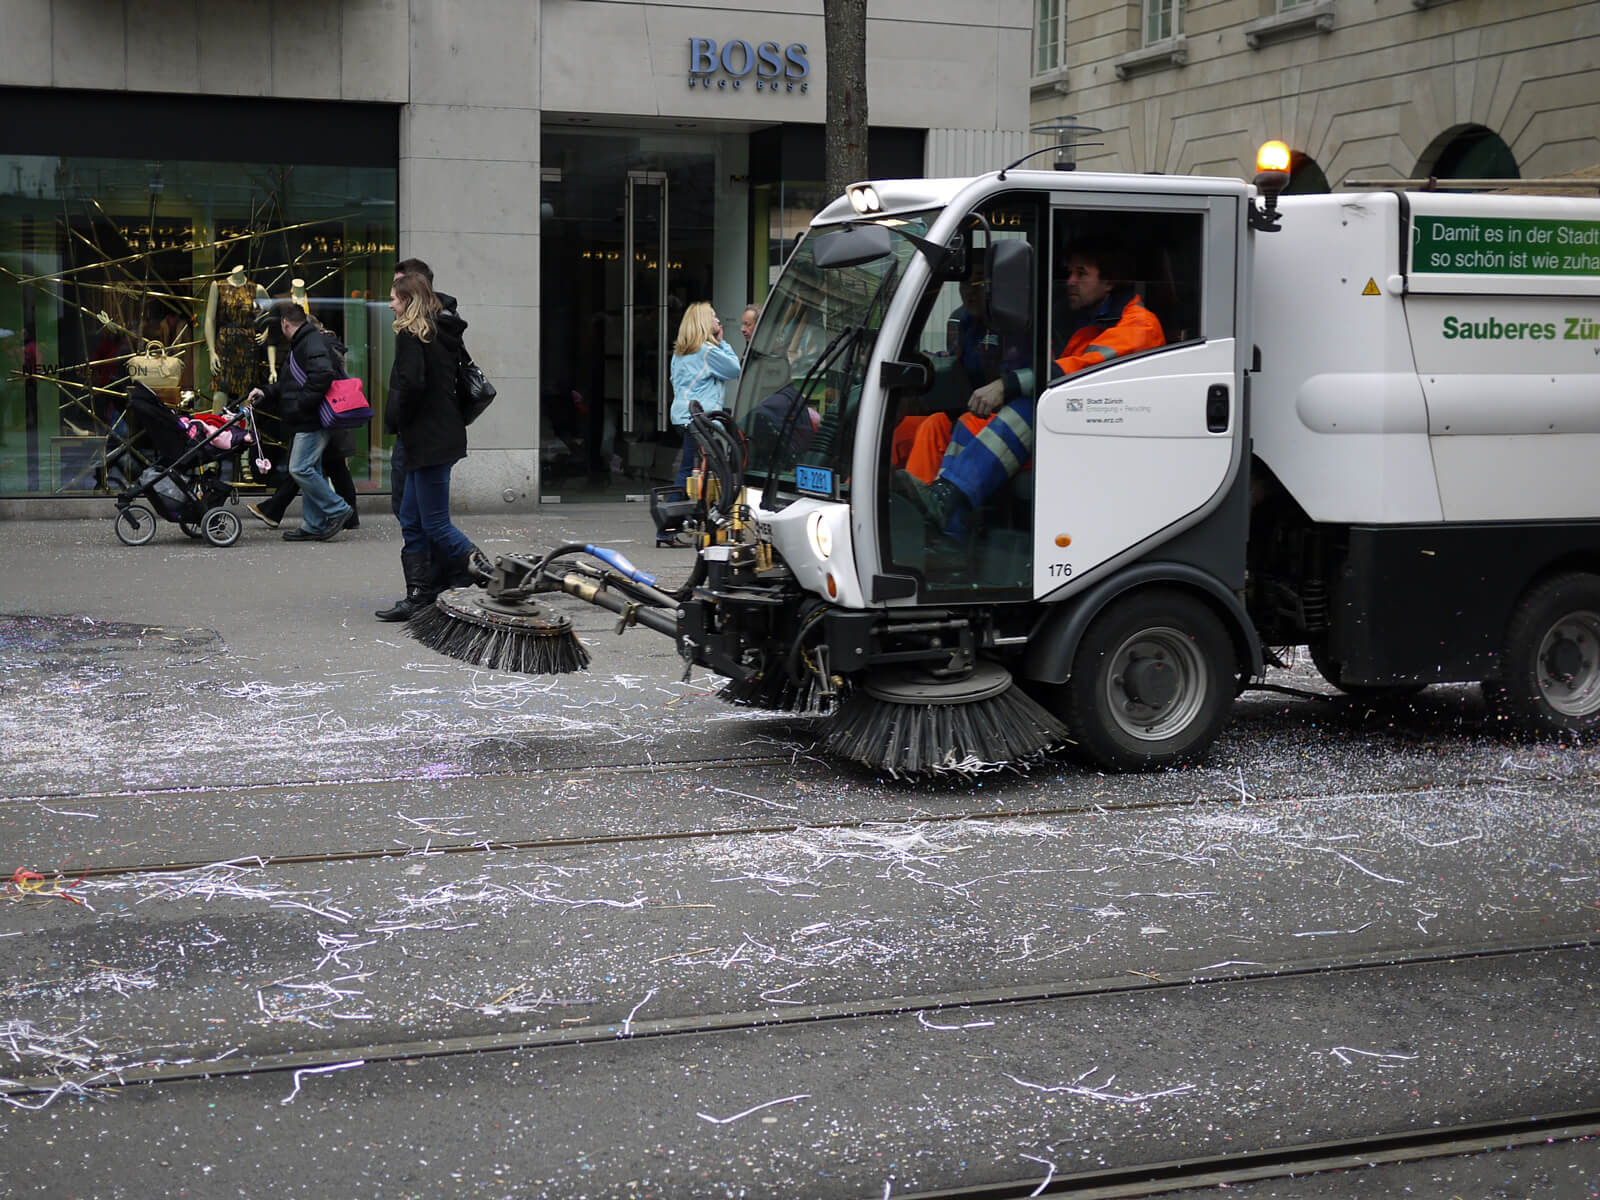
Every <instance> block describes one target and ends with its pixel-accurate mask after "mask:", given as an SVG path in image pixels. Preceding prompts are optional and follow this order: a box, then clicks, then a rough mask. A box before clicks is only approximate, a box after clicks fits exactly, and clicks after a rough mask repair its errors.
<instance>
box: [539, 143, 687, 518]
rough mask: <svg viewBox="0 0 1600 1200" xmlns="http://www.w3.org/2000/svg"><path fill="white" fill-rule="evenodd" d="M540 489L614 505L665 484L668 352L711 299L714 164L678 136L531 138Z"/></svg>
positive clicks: (672, 446)
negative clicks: (537, 214) (681, 328)
mask: <svg viewBox="0 0 1600 1200" xmlns="http://www.w3.org/2000/svg"><path fill="white" fill-rule="evenodd" d="M542 152H543V155H544V162H543V164H542V172H541V174H542V186H541V196H540V200H541V206H540V207H541V219H540V232H541V241H540V246H541V257H542V263H543V267H542V271H543V278H542V280H541V296H540V312H541V316H540V334H541V339H540V383H539V391H540V398H539V408H540V436H539V445H540V450H539V459H540V480H541V483H540V490H541V494H542V495H543V496H545V497H546V498H553V497H556V496H559V497H561V498H562V499H563V500H567V501H569V502H571V501H584V500H607V499H613V500H622V499H626V498H628V497H630V496H634V497H638V496H644V495H646V494H648V492H649V490H650V489H651V488H652V487H658V486H661V485H663V484H668V483H671V482H672V478H673V475H674V472H675V470H676V467H677V462H678V455H679V447H680V443H679V441H678V436H677V434H676V433H675V432H674V431H673V430H672V428H671V424H670V420H669V416H670V412H671V408H672V386H671V382H670V371H671V365H672V343H673V341H674V340H675V339H676V338H677V336H678V323H679V322H680V321H681V320H682V317H683V313H684V310H685V309H686V308H687V307H688V306H689V305H690V304H692V303H694V302H695V301H697V300H710V299H711V298H712V285H713V276H714V265H715V255H714V251H715V246H716V236H715V235H716V196H715V187H716V184H715V181H716V178H717V172H716V153H715V149H714V147H713V145H712V144H711V140H710V139H707V138H695V137H693V136H686V135H673V134H665V133H660V134H650V135H640V134H632V135H625V134H621V133H617V134H608V133H595V132H591V131H584V132H581V133H579V132H570V133H569V132H566V131H560V130H555V129H547V130H546V131H545V133H544V136H543V139H542Z"/></svg>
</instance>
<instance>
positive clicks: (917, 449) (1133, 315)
mask: <svg viewBox="0 0 1600 1200" xmlns="http://www.w3.org/2000/svg"><path fill="white" fill-rule="evenodd" d="M1095 315H1096V316H1097V317H1103V318H1105V319H1106V323H1101V322H1095V321H1091V322H1090V323H1089V324H1087V325H1083V326H1080V327H1079V328H1078V329H1075V330H1074V331H1073V333H1072V336H1071V337H1069V338H1068V339H1067V344H1066V347H1065V348H1064V349H1063V350H1062V351H1061V356H1060V357H1059V358H1057V359H1056V363H1055V365H1056V368H1057V369H1058V370H1059V371H1060V372H1061V374H1063V375H1073V374H1076V373H1077V372H1078V371H1083V370H1087V369H1088V368H1089V367H1094V366H1099V365H1100V364H1101V363H1103V362H1110V361H1111V360H1112V359H1114V358H1123V357H1126V356H1127V355H1129V354H1137V353H1139V352H1140V351H1141V350H1154V349H1156V348H1157V347H1159V346H1164V345H1166V344H1167V338H1166V334H1165V333H1164V332H1162V329H1161V322H1160V321H1159V320H1158V319H1157V318H1156V315H1155V314H1154V313H1153V312H1151V311H1150V310H1149V309H1148V308H1146V307H1145V306H1144V302H1143V301H1142V300H1141V299H1140V298H1139V296H1138V295H1137V294H1135V295H1133V296H1130V297H1128V301H1127V303H1126V304H1124V305H1123V306H1122V311H1121V312H1120V313H1118V312H1116V311H1115V310H1114V309H1113V310H1110V311H1105V310H1102V311H1101V312H1100V313H1096V314H1095ZM1112 316H1115V317H1116V320H1115V321H1114V322H1110V321H1109V318H1111V317H1112ZM1014 378H1015V377H1014V376H1012V375H1008V376H1007V378H1006V398H1007V399H1008V400H1009V399H1012V398H1013V393H1014V392H1015V394H1016V395H1021V394H1022V392H1021V391H1020V390H1019V389H1018V385H1016V384H1015V383H1013V379H1014ZM993 419H994V417H993V416H992V415H991V416H987V417H979V416H975V415H974V414H972V413H962V414H961V424H962V425H964V426H966V429H967V432H968V434H969V435H974V436H975V435H976V434H977V433H978V432H979V431H980V430H981V429H983V427H984V426H985V425H987V424H988V423H989V422H990V421H992V420H993ZM954 433H955V423H954V422H953V421H952V420H951V419H950V418H949V417H947V416H945V415H944V414H942V413H936V414H934V416H933V417H930V418H928V420H926V421H924V422H923V423H922V424H921V426H920V427H919V428H918V429H917V431H916V438H915V440H914V442H913V443H912V447H911V453H910V455H909V456H908V458H907V461H906V470H907V471H909V472H910V473H911V474H913V475H915V476H916V477H917V478H918V479H920V480H922V482H924V483H932V482H933V481H934V479H935V478H936V477H937V476H938V474H939V467H940V464H941V463H943V461H944V455H945V450H946V449H947V448H948V447H949V445H950V439H951V437H952V436H953V435H954Z"/></svg>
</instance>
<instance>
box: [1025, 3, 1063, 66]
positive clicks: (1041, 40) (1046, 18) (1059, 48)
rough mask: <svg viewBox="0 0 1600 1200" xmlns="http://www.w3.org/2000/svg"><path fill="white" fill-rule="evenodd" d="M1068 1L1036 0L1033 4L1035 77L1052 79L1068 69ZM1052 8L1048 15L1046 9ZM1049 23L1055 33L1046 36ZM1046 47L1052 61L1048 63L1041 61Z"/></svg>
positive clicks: (1033, 61) (1032, 58) (1033, 60)
mask: <svg viewBox="0 0 1600 1200" xmlns="http://www.w3.org/2000/svg"><path fill="white" fill-rule="evenodd" d="M1067 2H1068V0H1034V6H1033V54H1032V56H1031V60H1032V64H1033V69H1032V72H1031V75H1032V78H1034V79H1050V78H1052V77H1054V76H1056V75H1059V74H1060V73H1061V72H1062V71H1064V70H1066V66H1067ZM1046 7H1048V8H1049V9H1050V13H1049V15H1046V13H1045V9H1046ZM1047 22H1048V23H1049V24H1050V25H1051V26H1053V28H1054V35H1053V36H1051V37H1049V38H1048V39H1047V38H1046V35H1045V26H1046V23H1047ZM1046 49H1048V50H1049V52H1050V56H1051V59H1052V61H1051V62H1050V63H1049V64H1048V65H1046V64H1044V63H1043V62H1041V59H1042V57H1043V56H1044V54H1045V51H1046Z"/></svg>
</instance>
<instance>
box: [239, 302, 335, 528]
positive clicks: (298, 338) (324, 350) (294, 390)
mask: <svg viewBox="0 0 1600 1200" xmlns="http://www.w3.org/2000/svg"><path fill="white" fill-rule="evenodd" d="M273 316H275V317H277V318H278V321H279V323H280V325H281V327H282V329H283V336H284V337H285V338H286V339H287V340H288V342H289V361H288V363H287V364H286V366H285V367H284V369H283V370H280V371H279V372H278V379H277V382H276V383H272V384H269V385H268V386H267V387H266V388H265V389H263V388H253V389H252V390H251V392H250V394H249V395H248V396H246V397H245V401H246V403H250V404H253V403H256V402H257V401H264V402H265V403H266V406H267V407H268V408H271V409H273V410H274V411H275V412H277V414H278V419H279V421H280V422H281V423H282V427H283V432H284V434H285V435H288V434H293V435H294V442H293V444H292V445H291V446H290V448H289V474H290V476H292V477H293V479H294V481H295V482H296V483H298V484H299V485H300V507H301V513H302V515H301V520H300V527H299V528H298V529H286V530H284V531H283V537H284V540H285V541H288V542H308V541H318V542H326V541H328V540H329V539H331V538H334V537H337V536H338V534H339V531H340V530H341V529H343V528H344V527H345V525H346V524H348V523H349V521H350V518H351V517H352V516H354V515H355V509H353V508H351V507H350V505H348V504H346V503H345V502H344V500H342V499H340V497H339V494H338V493H337V492H335V491H334V490H333V487H332V485H330V484H329V483H328V479H327V477H326V476H325V475H323V473H322V453H323V451H324V450H326V449H327V448H328V438H329V436H330V433H329V431H328V430H326V429H324V428H323V427H322V417H321V409H322V402H323V400H324V399H325V398H326V397H327V394H328V385H329V384H330V383H332V382H333V379H334V369H333V357H332V355H330V354H329V352H328V343H327V340H326V339H325V338H324V337H323V336H322V331H321V330H319V329H318V328H317V327H316V326H315V325H313V324H312V323H311V322H310V321H309V320H307V319H306V314H305V310H304V309H302V308H301V307H300V306H299V305H298V304H296V303H295V302H294V301H293V300H279V301H278V302H277V304H276V305H274V306H273Z"/></svg>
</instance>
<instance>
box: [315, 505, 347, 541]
mask: <svg viewBox="0 0 1600 1200" xmlns="http://www.w3.org/2000/svg"><path fill="white" fill-rule="evenodd" d="M355 515H356V510H355V509H353V508H348V509H346V510H345V511H344V514H343V515H342V516H337V517H335V518H334V519H333V520H331V521H329V522H328V527H327V528H326V529H324V530H323V531H322V532H321V533H315V534H312V535H311V536H312V537H314V538H316V539H317V541H319V542H331V541H333V539H334V538H336V537H338V536H339V534H340V532H342V531H343V530H344V528H345V527H346V526H348V525H349V524H350V518H351V517H353V516H355Z"/></svg>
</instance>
